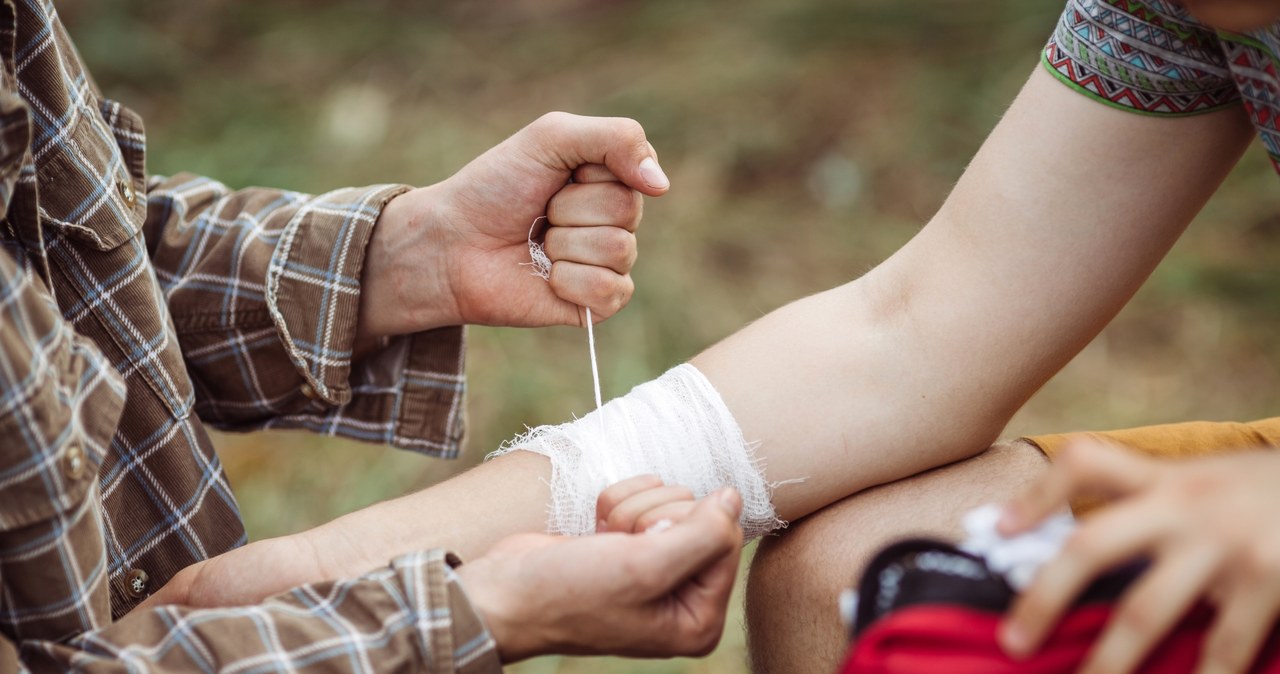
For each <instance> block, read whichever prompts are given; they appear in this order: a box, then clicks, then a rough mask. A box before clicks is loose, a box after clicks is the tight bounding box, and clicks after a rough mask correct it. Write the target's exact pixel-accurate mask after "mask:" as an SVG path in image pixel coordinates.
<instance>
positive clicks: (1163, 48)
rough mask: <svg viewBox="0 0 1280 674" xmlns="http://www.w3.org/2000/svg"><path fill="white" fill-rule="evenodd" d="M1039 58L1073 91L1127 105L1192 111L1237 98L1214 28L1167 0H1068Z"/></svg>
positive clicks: (1140, 108)
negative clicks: (1041, 56)
mask: <svg viewBox="0 0 1280 674" xmlns="http://www.w3.org/2000/svg"><path fill="white" fill-rule="evenodd" d="M1042 61H1043V63H1044V65H1045V67H1046V68H1048V69H1049V72H1051V73H1053V74H1054V75H1055V76H1056V77H1057V78H1058V79H1059V80H1061V81H1062V82H1064V83H1066V84H1067V85H1068V86H1070V87H1071V88H1073V89H1075V90H1076V91H1079V92H1080V93H1083V94H1085V95H1086V96H1089V97H1090V98H1093V99H1094V100H1097V101H1100V102H1102V103H1105V104H1107V105H1111V106H1113V107H1117V108H1121V109H1124V110H1130V111H1133V112H1140V113H1144V114H1151V115H1196V114H1201V113H1205V112H1212V111H1214V110H1218V109H1220V108H1223V107H1226V106H1229V105H1233V104H1235V103H1237V102H1238V101H1239V100H1240V94H1239V92H1238V91H1237V90H1236V86H1235V83H1234V82H1233V80H1232V78H1231V72H1230V70H1229V68H1228V66H1227V61H1226V57H1225V56H1224V55H1223V52H1222V48H1221V44H1220V42H1219V40H1218V36H1217V34H1216V33H1215V32H1214V30H1213V29H1212V28H1209V27H1208V26H1205V25H1204V24H1202V23H1199V22H1198V21H1196V20H1195V19H1194V18H1193V17H1192V16H1191V15H1190V14H1188V13H1187V11H1186V10H1185V9H1183V8H1182V7H1181V6H1179V5H1177V4H1174V3H1173V2H1170V1H1169V0H1146V1H1139V0H1070V1H1069V2H1068V3H1067V7H1066V10H1064V11H1063V13H1062V18H1061V19H1060V20H1059V21H1058V26H1057V28H1056V29H1055V30H1054V32H1053V36H1052V37H1051V38H1049V44H1048V45H1046V46H1045V50H1044V55H1043V59H1042Z"/></svg>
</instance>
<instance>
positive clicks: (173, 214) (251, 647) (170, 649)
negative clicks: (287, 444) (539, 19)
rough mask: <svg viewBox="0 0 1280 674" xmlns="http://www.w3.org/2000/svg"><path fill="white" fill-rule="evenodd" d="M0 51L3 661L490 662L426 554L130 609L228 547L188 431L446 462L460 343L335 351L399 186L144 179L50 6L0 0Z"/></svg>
mask: <svg viewBox="0 0 1280 674" xmlns="http://www.w3.org/2000/svg"><path fill="white" fill-rule="evenodd" d="M0 62H2V65H3V67H2V68H0V204H2V205H3V208H4V221H3V226H2V227H0V672H9V671H14V670H32V671H49V670H62V669H67V668H76V669H81V668H83V669H93V670H98V669H113V668H126V669H130V670H132V671H137V670H142V669H146V670H153V669H159V670H164V671H169V670H194V669H199V670H201V671H212V670H222V669H243V670H247V671H264V670H276V669H283V670H294V669H308V668H319V669H328V670H337V671H370V670H374V669H378V670H382V669H425V670H427V671H431V672H453V671H481V670H491V669H496V668H497V658H496V655H495V652H494V648H493V641H492V639H491V638H490V637H489V636H488V633H487V632H486V631H485V629H484V628H483V626H482V624H481V622H480V620H479V618H478V616H477V615H476V614H475V613H474V612H473V610H472V609H471V607H470V606H469V604H468V603H467V602H466V601H465V598H464V597H463V595H462V592H461V590H460V588H459V586H458V585H457V583H456V582H454V581H455V578H454V576H453V572H452V570H451V567H452V564H450V563H449V562H450V561H456V560H451V559H450V558H449V557H448V556H447V555H446V554H445V553H443V552H442V551H432V552H424V553H420V554H414V555H408V556H406V557H403V558H400V559H398V560H396V561H395V562H394V563H393V564H392V565H391V566H390V567H388V568H387V569H384V570H381V571H377V572H375V573H372V574H369V575H367V576H365V577H363V578H360V579H354V580H350V581H342V582H336V583H328V584H322V585H315V586H307V587H302V588H299V589H297V590H295V591H293V592H292V593H289V594H285V595H281V596H280V597H277V598H276V599H274V600H272V601H269V602H266V603H264V604H261V605H258V606H254V607H247V608H238V609H231V610H193V609H185V608H176V607H168V608H162V609H155V610H148V611H135V612H133V613H130V610H131V609H133V607H134V606H136V605H137V604H138V603H139V602H140V601H141V600H142V599H143V598H145V597H146V596H147V594H148V593H149V591H151V590H154V589H156V588H158V587H160V586H161V585H162V584H164V583H165V582H166V581H167V580H168V579H169V578H170V577H171V576H172V575H173V574H174V573H176V572H177V571H178V570H180V569H182V568H183V567H185V566H187V565H189V564H191V563H193V562H196V561H199V560H202V559H206V558H208V557H211V556H213V555H216V554H218V553H221V552H225V551H227V550H229V549H231V548H233V547H235V546H237V545H240V544H241V543H243V542H244V540H245V535H244V529H243V526H242V524H241V521H240V517H239V514H238V511H237V507H236V502H235V499H234V497H233V495H232V492H231V489H230V487H229V486H228V484H227V480H226V477H225V475H224V473H223V470H222V468H221V466H220V465H219V462H218V457H217V455H216V454H215V453H214V450H213V447H212V445H211V443H210V440H209V437H208V435H207V433H206V431H205V429H204V426H203V424H205V423H208V424H213V425H215V426H218V427H221V428H230V429H238V430H247V429H256V428H267V427H294V428H308V429H312V430H314V431H317V432H320V433H327V434H338V435H345V436H349V437H355V438H360V439H364V440H370V441H376V442H383V443H390V444H393V445H396V446H400V447H406V448H412V449H417V450H420V451H423V452H426V453H430V454H436V455H441V456H452V455H454V454H456V452H457V448H458V444H459V439H460V436H461V434H462V420H461V413H460V409H461V403H462V394H463V382H462V374H461V372H462V359H463V344H462V333H461V329H460V328H452V329H442V330H437V331H433V332H429V333H423V334H418V335H413V336H410V337H404V338H400V339H397V340H394V341H393V342H392V343H391V344H390V345H388V346H386V347H385V348H383V349H381V350H380V351H378V352H377V353H375V354H373V355H372V356H369V357H367V358H365V359H362V361H361V363H360V364H359V365H358V366H353V364H352V362H351V358H352V342H353V341H354V336H355V329H356V326H355V318H356V315H357V308H358V304H359V296H360V286H359V279H360V269H361V265H362V262H363V255H364V251H365V246H366V244H367V242H368V240H369V237H370V234H371V232H372V229H373V226H374V223H375V222H376V220H377V217H378V215H379V213H380V212H381V208H382V206H383V205H384V204H385V203H386V202H387V201H388V200H389V199H391V198H392V197H394V196H396V195H397V194H399V193H400V192H402V191H403V190H404V189H406V188H404V187H401V186H376V187H369V188H359V189H342V190H336V191H334V192H330V193H328V194H324V195H320V196H315V197H313V196H308V195H305V194H298V193H294V192H286V191H279V190H268V189H246V190H239V191H233V190H230V189H228V188H227V187H225V186H223V185H221V184H219V183H217V182H215V181H213V180H209V179H206V178H200V177H197V176H192V175H179V176H175V177H172V178H167V179H165V178H155V177H153V178H150V179H148V178H147V176H146V174H145V168H144V149H145V137H144V133H143V127H142V122H141V120H140V119H139V118H138V117H137V115H136V114H134V113H133V112H131V111H129V110H127V109H126V108H123V107H121V106H120V105H119V104H117V103H114V102H112V101H109V100H105V99H103V98H102V97H101V95H100V93H99V91H98V89H97V87H96V86H95V85H94V83H93V81H92V79H91V78H90V76H89V74H88V72H87V71H86V70H85V68H84V66H83V64H82V63H81V62H80V59H79V56H78V55H77V53H76V51H75V48H74V47H73V46H72V44H71V41H70V39H69V38H68V36H67V35H66V33H65V31H64V28H63V26H62V25H61V23H60V22H59V21H58V18H57V14H56V11H55V10H54V8H53V6H52V4H51V3H50V2H48V1H47V0H3V3H2V4H0ZM126 614H127V615H126Z"/></svg>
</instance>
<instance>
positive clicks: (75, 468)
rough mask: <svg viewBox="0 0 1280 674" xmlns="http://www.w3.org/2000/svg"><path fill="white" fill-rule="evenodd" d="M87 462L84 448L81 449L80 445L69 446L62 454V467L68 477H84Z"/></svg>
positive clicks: (73, 478) (76, 478)
mask: <svg viewBox="0 0 1280 674" xmlns="http://www.w3.org/2000/svg"><path fill="white" fill-rule="evenodd" d="M86 464H87V462H86V461H85V458H84V450H83V449H80V445H71V446H70V447H67V451H66V452H65V453H64V454H63V456H62V468H63V470H64V471H65V472H66V475H67V477H68V478H70V479H72V480H79V479H80V478H81V477H84V473H85V468H86Z"/></svg>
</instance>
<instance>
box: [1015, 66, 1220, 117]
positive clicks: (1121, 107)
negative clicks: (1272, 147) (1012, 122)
mask: <svg viewBox="0 0 1280 674" xmlns="http://www.w3.org/2000/svg"><path fill="white" fill-rule="evenodd" d="M1040 65H1042V66H1044V69H1045V70H1048V71H1049V74H1051V75H1053V76H1054V77H1055V78H1057V80H1058V81H1059V82H1062V83H1063V84H1065V85H1067V86H1068V87H1070V88H1071V89H1072V90H1074V91H1075V92H1077V93H1079V94H1083V95H1084V96H1085V97H1086V98H1089V99H1091V100H1094V101H1097V102H1098V103H1101V104H1103V105H1105V106H1107V107H1111V108H1115V109H1117V110H1123V111H1125V112H1131V113H1133V114H1135V115H1144V116H1146V117H1163V118H1166V119H1167V118H1170V117H1196V116H1199V115H1204V114H1208V113H1210V112H1217V111H1219V110H1226V109H1227V108H1230V107H1232V106H1235V105H1239V104H1240V101H1239V100H1238V99H1237V100H1234V101H1231V102H1229V103H1223V104H1222V105H1218V106H1214V107H1212V108H1205V109H1203V110H1193V111H1191V112H1153V111H1151V110H1142V109H1139V108H1135V107H1133V106H1131V105H1122V104H1120V103H1116V102H1115V101H1113V100H1110V99H1107V98H1104V97H1102V96H1099V95H1098V94H1097V93H1096V92H1093V91H1089V90H1088V89H1085V88H1084V87H1082V86H1080V85H1079V84H1076V83H1075V82H1072V81H1071V79H1070V78H1068V77H1067V76H1066V75H1063V74H1062V73H1060V72H1058V69H1057V68H1054V67H1053V64H1051V63H1049V53H1048V52H1047V51H1044V50H1042V51H1041V52H1040Z"/></svg>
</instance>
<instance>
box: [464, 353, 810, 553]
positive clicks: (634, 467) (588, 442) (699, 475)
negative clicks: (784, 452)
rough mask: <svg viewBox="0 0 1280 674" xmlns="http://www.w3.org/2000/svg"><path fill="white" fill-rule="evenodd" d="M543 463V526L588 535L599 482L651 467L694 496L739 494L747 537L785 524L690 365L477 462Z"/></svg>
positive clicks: (747, 452) (727, 415) (721, 409)
mask: <svg viewBox="0 0 1280 674" xmlns="http://www.w3.org/2000/svg"><path fill="white" fill-rule="evenodd" d="M520 450H524V451H529V452H533V453H535V454H541V455H543V456H546V457H547V458H549V459H550V460H551V503H550V505H549V507H548V510H549V513H548V518H547V530H548V531H549V532H550V533H556V534H568V535H573V536H582V535H586V534H590V533H593V532H595V528H596V515H595V510H596V498H597V497H598V496H599V495H600V492H601V491H604V489H605V488H606V487H608V486H609V485H611V484H613V483H615V482H617V481H619V480H624V479H626V478H629V477H633V476H636V475H643V474H646V473H653V474H656V475H658V476H659V477H660V478H662V481H663V482H664V483H665V484H672V485H681V486H684V487H687V488H689V489H690V490H692V491H693V493H694V495H695V496H697V497H699V498H701V497H703V496H706V495H707V494H710V493H711V492H713V491H715V490H717V489H720V488H721V487H734V488H735V489H737V490H738V493H739V494H741V495H742V518H741V522H742V528H743V531H744V533H745V534H746V537H747V538H748V539H751V538H757V537H759V536H762V535H764V534H767V533H769V532H770V531H773V530H774V529H778V528H780V527H783V526H786V523H785V522H783V521H782V520H779V519H778V516H777V513H776V512H775V511H774V508H773V503H772V498H771V497H772V486H771V485H770V484H769V483H767V482H766V481H765V479H764V472H763V467H762V466H761V462H760V460H759V459H758V458H756V456H755V452H754V447H753V446H751V445H750V444H748V443H747V442H746V440H745V439H744V438H743V437H742V430H741V429H740V428H739V427H738V422H737V421H736V420H735V419H734V418H733V414H732V413H731V412H730V411H729V408H728V407H726V406H725V404H724V400H723V399H721V398H720V393H719V392H718V391H716V389H715V387H714V386H712V385H711V382H710V381H708V380H707V378H706V377H705V376H703V374H702V372H700V371H698V369H697V368H695V367H694V366H692V365H689V364H687V363H686V364H683V365H678V366H676V367H674V368H672V369H670V370H668V371H667V372H666V373H665V374H663V375H662V376H661V377H659V378H657V379H655V380H653V381H650V382H647V383H644V384H641V385H639V386H637V387H635V388H634V389H632V390H631V392H630V393H628V394H627V395H625V396H622V397H620V398H615V399H613V400H611V401H609V402H608V403H607V404H605V405H604V406H603V407H601V408H600V409H598V410H596V411H594V412H592V413H590V414H588V415H586V416H585V417H582V418H581V419H578V420H576V421H573V422H570V423H565V424H559V425H556V426H539V427H537V428H534V429H531V430H530V431H528V432H527V433H524V434H522V435H518V436H516V437H515V438H513V439H511V440H509V441H507V442H505V443H503V445H502V446H501V447H499V448H498V449H497V451H494V452H492V453H491V454H489V455H488V456H487V457H485V460H489V459H493V458H495V457H498V456H502V455H503V454H509V453H511V452H514V451H520Z"/></svg>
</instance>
